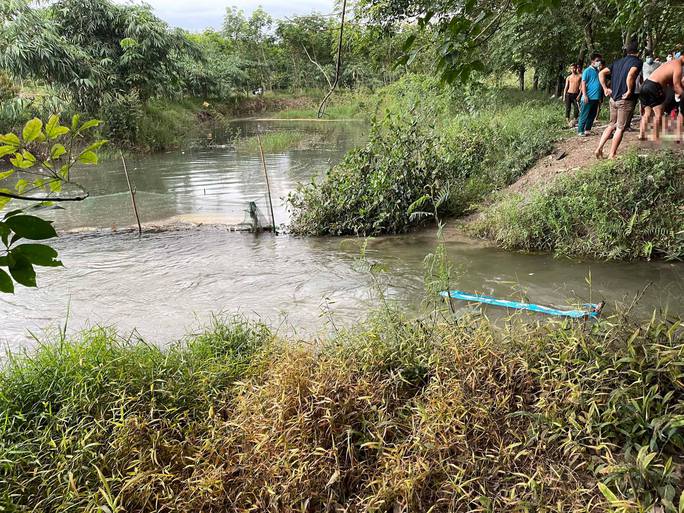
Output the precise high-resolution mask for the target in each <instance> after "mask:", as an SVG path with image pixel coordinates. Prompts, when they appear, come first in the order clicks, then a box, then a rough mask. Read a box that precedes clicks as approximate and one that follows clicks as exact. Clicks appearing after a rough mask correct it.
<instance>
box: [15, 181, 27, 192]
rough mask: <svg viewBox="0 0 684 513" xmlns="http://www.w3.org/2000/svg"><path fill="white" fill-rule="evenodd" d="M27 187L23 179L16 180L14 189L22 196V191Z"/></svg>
mask: <svg viewBox="0 0 684 513" xmlns="http://www.w3.org/2000/svg"><path fill="white" fill-rule="evenodd" d="M28 186H29V183H28V181H27V180H24V179H23V178H20V179H19V180H17V183H16V185H15V186H14V189H15V190H16V191H17V193H19V194H23V193H24V191H26V188H27V187H28Z"/></svg>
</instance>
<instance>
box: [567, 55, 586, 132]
mask: <svg viewBox="0 0 684 513" xmlns="http://www.w3.org/2000/svg"><path fill="white" fill-rule="evenodd" d="M581 83H582V70H581V69H580V67H579V66H578V65H577V64H573V65H572V68H570V75H568V78H566V79H565V90H564V91H563V98H564V99H565V119H566V120H567V122H568V126H569V127H570V128H572V127H573V125H574V124H575V122H576V121H577V118H578V117H579V104H578V103H577V97H578V96H579V92H580V84H581ZM570 109H572V111H573V115H574V118H571V117H570Z"/></svg>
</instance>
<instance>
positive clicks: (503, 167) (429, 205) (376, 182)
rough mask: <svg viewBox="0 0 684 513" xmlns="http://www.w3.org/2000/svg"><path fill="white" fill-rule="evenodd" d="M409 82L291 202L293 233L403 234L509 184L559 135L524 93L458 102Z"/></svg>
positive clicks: (552, 113) (388, 95)
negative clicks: (364, 137)
mask: <svg viewBox="0 0 684 513" xmlns="http://www.w3.org/2000/svg"><path fill="white" fill-rule="evenodd" d="M452 93H453V92H452V91H451V90H450V89H444V88H441V87H438V86H437V84H436V83H434V81H433V80H431V79H427V78H424V77H409V78H406V79H403V80H402V81H400V82H398V83H397V84H393V85H392V86H390V87H389V89H388V90H387V91H384V92H382V93H380V94H379V95H378V111H379V112H380V115H379V116H378V117H377V118H376V119H375V120H374V122H373V125H372V128H371V132H370V137H369V142H368V144H367V145H366V146H365V147H363V148H359V149H356V150H352V151H351V152H350V153H349V154H348V155H347V156H346V157H345V159H344V160H343V161H342V162H341V163H340V164H339V165H337V166H336V167H334V168H332V169H331V170H330V171H329V172H328V173H327V175H326V176H325V177H324V178H323V179H322V180H320V181H314V182H312V183H311V184H309V185H305V186H302V187H300V188H299V189H298V191H296V193H294V194H293V195H291V197H290V204H291V207H292V213H293V216H292V225H291V229H292V230H293V231H294V232H296V233H300V234H309V235H328V234H330V235H363V236H370V235H380V234H386V233H402V232H406V231H407V230H409V229H411V228H412V227H414V226H416V225H417V224H419V223H420V222H422V221H423V220H425V219H426V218H431V217H434V216H436V215H437V216H439V215H444V216H457V215H462V214H465V213H468V212H469V211H471V210H472V208H473V205H474V204H475V203H476V202H478V201H480V200H481V199H482V198H483V197H484V196H485V195H486V194H488V193H490V192H491V191H492V190H495V189H498V188H501V187H504V186H505V185H507V184H509V183H511V182H512V181H514V180H515V179H516V178H518V177H519V176H520V175H521V174H523V173H524V172H525V171H526V170H527V168H528V167H530V166H531V165H532V164H533V163H534V162H535V161H536V159H538V158H539V157H540V156H541V155H543V154H545V153H546V152H548V151H549V150H550V149H551V147H552V143H553V141H554V140H555V139H557V138H558V137H559V136H560V133H561V125H560V123H559V121H558V113H557V106H556V105H554V104H552V103H551V102H548V101H543V100H538V99H534V98H533V97H531V96H528V97H520V96H519V95H507V94H503V95H501V96H503V97H504V98H506V100H505V102H504V103H502V102H501V101H497V100H495V99H491V101H485V102H480V103H477V105H478V106H477V107H476V108H475V110H474V112H471V111H468V110H467V109H466V107H467V106H468V105H467V104H466V103H465V102H463V101H462V102H460V103H458V104H457V103H455V102H454V101H453V96H452Z"/></svg>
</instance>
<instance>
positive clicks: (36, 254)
mask: <svg viewBox="0 0 684 513" xmlns="http://www.w3.org/2000/svg"><path fill="white" fill-rule="evenodd" d="M11 253H12V254H13V255H14V256H15V258H16V256H17V255H21V256H23V257H25V258H27V259H28V261H29V262H31V263H32V264H33V265H40V266H42V267H61V266H62V262H60V261H59V260H57V251H55V250H54V249H53V248H51V247H50V246H47V245H45V244H22V245H20V246H17V247H16V248H14V249H13V250H12V251H11Z"/></svg>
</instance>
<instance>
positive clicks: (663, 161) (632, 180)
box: [470, 152, 684, 260]
mask: <svg viewBox="0 0 684 513" xmlns="http://www.w3.org/2000/svg"><path fill="white" fill-rule="evenodd" d="M470 229H471V230H472V231H473V233H475V234H477V235H479V236H482V237H487V238H490V239H492V240H494V241H496V243H497V244H498V245H500V246H501V247H503V248H506V249H515V250H524V251H551V252H555V253H557V254H559V255H566V256H588V257H595V258H601V259H611V260H612V259H623V260H625V259H636V258H666V259H682V258H684V164H683V163H682V160H681V156H680V155H678V154H673V153H667V152H663V153H658V154H655V155H649V156H641V155H637V154H635V153H632V154H630V155H628V156H626V157H625V158H623V159H620V160H618V161H615V162H606V163H601V164H598V165H596V166H595V167H594V168H592V169H588V170H585V171H582V172H580V173H578V174H577V175H574V176H570V177H563V178H560V179H558V180H557V181H555V182H554V183H553V184H552V185H550V186H549V187H548V188H545V189H541V190H538V191H536V192H533V193H531V194H529V195H525V196H523V195H519V194H514V195H510V196H508V197H506V198H503V199H501V200H500V201H498V202H497V203H495V204H494V205H493V206H491V207H489V208H487V209H486V210H485V211H484V213H483V215H482V218H481V219H479V220H478V221H477V222H476V223H474V225H473V226H472V227H471V228H470Z"/></svg>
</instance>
